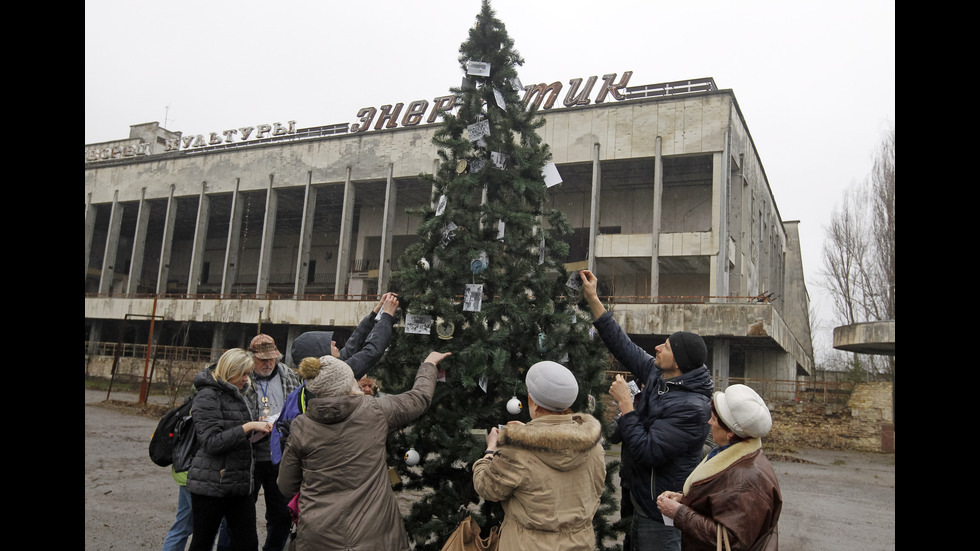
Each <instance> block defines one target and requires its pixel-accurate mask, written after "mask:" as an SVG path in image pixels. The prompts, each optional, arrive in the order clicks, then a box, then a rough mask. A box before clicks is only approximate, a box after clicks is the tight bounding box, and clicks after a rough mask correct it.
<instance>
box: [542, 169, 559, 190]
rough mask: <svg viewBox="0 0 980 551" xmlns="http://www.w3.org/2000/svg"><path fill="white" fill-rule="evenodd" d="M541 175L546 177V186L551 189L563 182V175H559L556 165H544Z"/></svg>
mask: <svg viewBox="0 0 980 551" xmlns="http://www.w3.org/2000/svg"><path fill="white" fill-rule="evenodd" d="M541 175H542V176H544V185H545V186H547V187H551V186H553V185H556V184H560V183H561V182H562V180H561V175H560V174H558V167H557V166H555V163H548V164H546V165H544V167H543V168H542V169H541Z"/></svg>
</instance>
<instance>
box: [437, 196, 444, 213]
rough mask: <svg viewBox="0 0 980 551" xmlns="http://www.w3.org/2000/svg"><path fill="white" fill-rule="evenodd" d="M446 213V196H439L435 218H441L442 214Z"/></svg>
mask: <svg viewBox="0 0 980 551" xmlns="http://www.w3.org/2000/svg"><path fill="white" fill-rule="evenodd" d="M445 211H446V196H445V195H440V196H439V205H438V206H437V207H436V216H442V213H443V212H445Z"/></svg>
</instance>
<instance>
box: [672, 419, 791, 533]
mask: <svg viewBox="0 0 980 551" xmlns="http://www.w3.org/2000/svg"><path fill="white" fill-rule="evenodd" d="M683 493H684V497H683V498H682V499H681V500H680V502H681V506H680V508H678V510H677V514H676V515H675V516H674V526H675V527H677V528H679V529H680V531H681V547H682V548H683V549H684V551H699V550H704V551H714V550H715V542H716V537H717V524H716V523H720V524H722V525H723V526H724V527H725V528H726V529H727V530H728V538H729V541H730V542H731V547H732V551H738V550H744V549H749V548H751V547H752V545H753V544H754V543H755V542H756V540H757V539H759V537H760V536H762V535H763V534H765V533H766V532H767V531H768V530H769V529H770V528H773V530H774V532H775V528H776V523H777V522H778V521H779V513H780V511H781V509H782V505H783V498H782V494H781V493H780V491H779V482H778V481H777V480H776V473H775V472H774V471H773V469H772V465H771V464H770V463H769V459H768V458H766V454H764V453H763V452H762V441H761V440H759V439H758V438H752V439H749V440H746V441H743V442H739V443H737V444H733V445H732V446H731V447H729V448H727V449H725V450H722V451H721V452H720V453H718V455H716V456H714V457H712V458H711V459H705V460H704V461H702V462H701V464H700V465H698V466H697V468H696V469H694V471H693V472H692V473H691V475H690V476H688V478H687V481H686V482H685V483H684V492H683ZM778 539H779V538H778V534H776V533H773V535H772V537H771V538H770V539H769V542H768V545H766V546H765V547H763V548H762V549H765V550H766V551H776V550H777V549H778V547H779V546H778Z"/></svg>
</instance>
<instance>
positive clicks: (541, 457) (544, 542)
mask: <svg viewBox="0 0 980 551" xmlns="http://www.w3.org/2000/svg"><path fill="white" fill-rule="evenodd" d="M600 433H601V426H600V424H599V421H598V420H596V418H595V417H592V416H591V415H588V414H585V413H574V414H570V415H546V416H544V417H539V418H537V419H534V420H532V421H531V422H529V423H527V424H526V425H508V426H507V427H506V428H505V429H504V430H503V431H502V432H501V434H500V439H499V441H498V446H499V447H498V452H499V453H497V454H496V455H495V456H493V458H492V459H485V458H481V459H479V460H477V462H476V463H475V464H474V465H473V486H474V488H475V489H476V492H477V493H478V494H479V495H480V497H482V498H483V499H485V500H487V501H499V502H500V503H501V505H502V506H503V508H504V521H503V524H502V525H501V527H500V547H499V548H500V550H501V551H523V550H527V551H532V550H533V551H540V550H542V549H547V550H549V551H571V550H576V551H577V550H581V551H592V550H593V549H595V532H594V530H593V529H592V517H593V516H595V513H596V511H598V509H599V498H600V496H602V490H603V487H604V485H605V479H606V463H605V458H604V456H605V454H604V452H603V450H602V446H601V445H600V444H599V439H600Z"/></svg>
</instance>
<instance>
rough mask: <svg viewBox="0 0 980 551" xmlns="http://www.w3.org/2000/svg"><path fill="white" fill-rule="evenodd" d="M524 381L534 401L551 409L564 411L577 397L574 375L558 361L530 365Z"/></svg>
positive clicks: (576, 384)
mask: <svg viewBox="0 0 980 551" xmlns="http://www.w3.org/2000/svg"><path fill="white" fill-rule="evenodd" d="M524 382H525V383H526V384H527V395H528V396H530V397H531V399H532V400H534V403H535V404H538V405H539V406H543V407H544V408H545V409H548V410H551V411H565V410H566V409H568V408H569V407H571V405H572V402H574V401H575V398H578V381H576V380H575V375H573V374H572V372H571V371H569V370H568V368H567V367H565V366H563V365H561V364H560V363H556V362H549V361H544V362H538V363H536V364H534V365H532V366H531V368H530V369H528V370H527V375H526V376H525V378H524Z"/></svg>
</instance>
